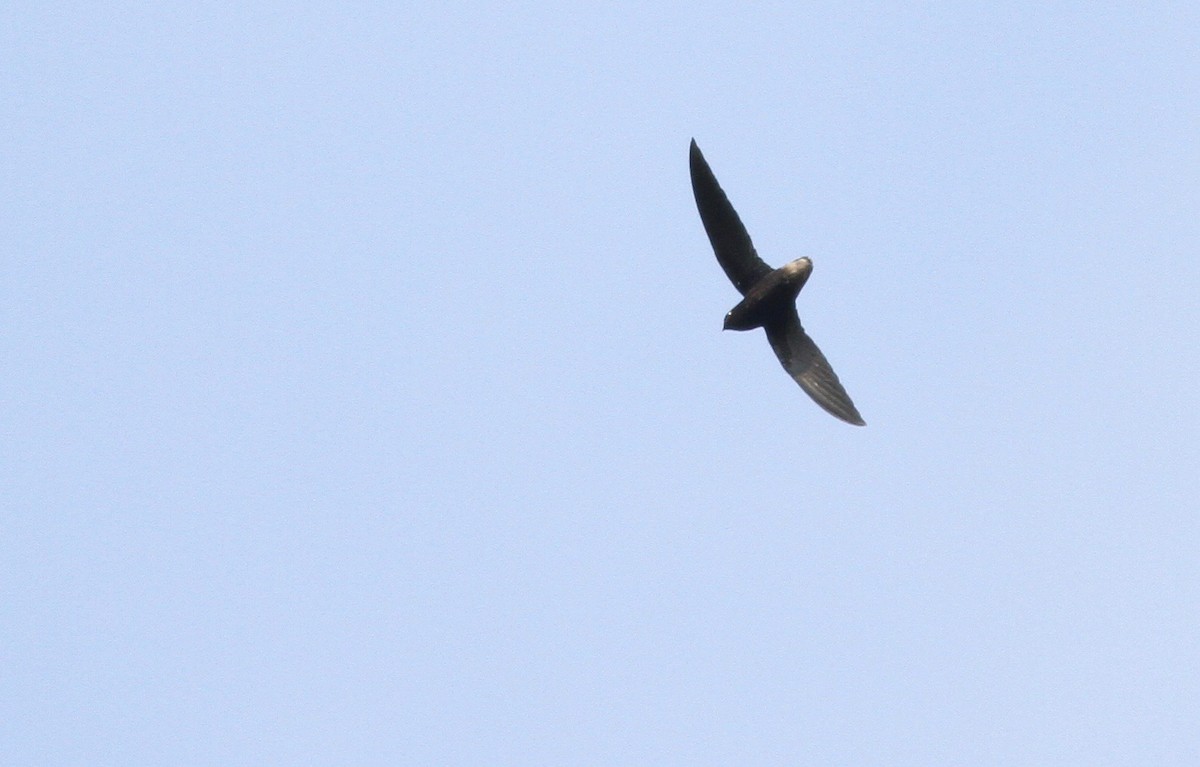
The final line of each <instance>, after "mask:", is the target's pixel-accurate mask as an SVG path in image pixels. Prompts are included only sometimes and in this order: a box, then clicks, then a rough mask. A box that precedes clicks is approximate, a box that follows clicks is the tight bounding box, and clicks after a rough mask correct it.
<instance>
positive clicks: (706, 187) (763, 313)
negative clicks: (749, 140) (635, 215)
mask: <svg viewBox="0 0 1200 767" xmlns="http://www.w3.org/2000/svg"><path fill="white" fill-rule="evenodd" d="M689 164H690V166H691V171H692V192H693V193H694V194H695V195H696V207H697V208H699V210H700V220H701V221H703V222H704V231H705V232H707V233H708V239H709V242H711V243H712V247H713V250H714V251H715V252H716V254H717V261H718V262H719V263H720V264H721V268H722V269H724V270H725V274H726V275H727V276H728V277H729V281H730V282H732V283H733V286H734V287H735V288H737V289H738V292H740V293H741V294H742V296H743V298H742V301H741V303H739V304H738V305H737V306H735V307H733V308H732V309H730V310H729V313H728V314H726V315H725V330H753V329H754V328H762V329H764V330H765V331H767V341H768V342H769V343H770V344H771V348H772V349H773V350H774V351H775V356H776V357H778V358H779V362H780V363H782V364H783V369H784V370H786V371H787V372H788V374H789V375H791V377H792V378H794V379H796V383H798V384H800V388H801V389H803V390H804V391H805V392H806V393H807V394H808V396H810V397H812V398H813V401H814V402H816V403H817V404H818V405H820V406H821V407H822V408H824V409H825V410H826V412H828V413H830V414H831V415H833V416H836V417H837V418H840V419H842V420H843V421H845V422H846V423H850V424H854V425H855V426H865V425H866V422H865V421H863V419H862V416H860V415H859V414H858V410H857V409H856V408H855V407H854V403H853V402H852V401H850V395H849V394H847V393H846V390H845V389H844V388H842V383H841V381H839V380H838V377H837V375H836V374H835V373H834V372H833V368H832V367H830V366H829V361H828V360H826V359H825V355H824V354H821V350H820V349H818V348H817V345H816V344H815V343H813V340H812V339H811V338H809V337H808V334H807V333H805V332H804V328H803V327H802V326H801V325H800V315H799V314H797V313H796V296H798V295H800V289H801V288H803V287H804V283H805V282H808V276H809V275H810V274H811V273H812V261H811V260H809V259H807V258H798V259H796V260H795V261H792V262H791V263H788V264H784V265H783V266H781V267H779V268H778V269H772V268H771V267H769V266H767V265H766V264H765V263H764V262H763V260H762V259H761V258H759V257H758V253H757V252H756V251H755V250H754V243H752V242H750V234H749V233H748V232H747V231H746V227H745V226H743V225H742V220H741V219H740V218H738V214H737V211H736V210H734V209H733V206H732V205H731V204H730V203H729V198H728V197H726V196H725V192H723V191H722V190H721V185H720V184H718V183H717V177H716V176H714V175H713V172H712V169H711V168H709V167H708V163H707V162H705V160H704V155H703V154H701V153H700V147H698V146H696V140H695V139H692V149H691V154H690V157H689Z"/></svg>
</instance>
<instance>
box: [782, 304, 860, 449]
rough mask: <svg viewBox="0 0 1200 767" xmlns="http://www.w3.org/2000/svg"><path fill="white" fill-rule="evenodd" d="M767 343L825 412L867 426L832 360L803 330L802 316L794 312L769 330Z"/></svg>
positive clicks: (787, 314) (848, 421)
mask: <svg viewBox="0 0 1200 767" xmlns="http://www.w3.org/2000/svg"><path fill="white" fill-rule="evenodd" d="M766 331H767V340H768V341H770V342H771V348H772V349H774V350H775V356H776V357H778V358H779V361H780V362H781V363H782V364H783V369H784V370H786V371H787V372H788V373H789V374H790V375H791V376H792V378H794V379H796V383H798V384H800V388H801V389H803V390H804V391H805V392H807V393H808V396H810V397H812V398H813V401H814V402H816V403H817V404H818V405H820V406H821V407H823V408H824V409H825V410H826V412H828V413H830V414H831V415H834V416H836V417H838V418H840V419H842V420H843V421H845V422H846V423H852V424H854V425H855V426H865V425H866V422H865V421H863V419H862V416H860V415H859V414H858V410H857V409H855V407H854V403H853V402H851V401H850V395H849V394H847V393H846V390H845V389H843V388H842V382H841V381H839V380H838V377H837V374H836V373H834V372H833V368H831V367H830V366H829V360H827V359H825V355H824V354H821V350H820V349H818V348H817V345H816V344H815V343H813V340H812V339H811V338H809V337H808V334H807V333H805V332H804V328H803V327H801V326H800V316H799V315H798V314H796V310H795V309H792V310H791V311H789V312H786V313H785V316H784V317H782V318H780V319H779V320H777V321H775V322H772V323H770V324H768V325H767V326H766Z"/></svg>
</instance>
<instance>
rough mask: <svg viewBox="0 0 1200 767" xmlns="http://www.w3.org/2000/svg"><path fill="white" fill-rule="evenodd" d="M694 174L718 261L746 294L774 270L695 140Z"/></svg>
mask: <svg viewBox="0 0 1200 767" xmlns="http://www.w3.org/2000/svg"><path fill="white" fill-rule="evenodd" d="M689 165H690V166H691V171H692V193H693V194H695V195H696V207H697V208H699V209H700V220H701V221H703V222H704V231H706V232H708V240H709V242H711V243H712V246H713V250H714V251H716V254H717V261H719V262H720V264H721V268H722V269H724V270H725V274H726V275H727V276H728V277H729V281H730V282H732V283H733V285H734V287H736V288H737V289H738V291H739V292H740V293H741V294H742V295H745V294H746V291H748V290H750V288H751V287H752V286H753V285H754V283H756V282H758V281H759V280H761V279H762V278H763V277H765V276H766V275H768V274H770V273H771V267H769V266H767V265H766V264H765V263H763V260H762V259H761V258H759V257H758V253H756V252H755V250H754V243H752V242H750V234H749V233H748V232H747V231H746V227H744V226H742V220H741V219H740V218H738V214H737V211H736V210H734V209H733V206H732V205H730V204H729V198H728V197H726V196H725V192H723V191H721V185H720V184H718V183H717V177H716V176H714V175H713V172H712V169H711V168H709V167H708V163H707V162H705V161H704V155H702V154H700V147H698V146H696V140H695V139H692V150H691V155H690V157H689Z"/></svg>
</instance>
